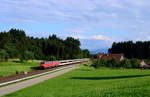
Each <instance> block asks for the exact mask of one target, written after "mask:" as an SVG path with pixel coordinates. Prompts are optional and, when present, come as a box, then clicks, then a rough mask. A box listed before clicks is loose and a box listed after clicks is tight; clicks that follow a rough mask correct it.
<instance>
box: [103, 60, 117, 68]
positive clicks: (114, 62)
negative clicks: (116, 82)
mask: <svg viewBox="0 0 150 97" xmlns="http://www.w3.org/2000/svg"><path fill="white" fill-rule="evenodd" d="M118 63H119V62H118V61H117V60H116V59H114V58H113V59H110V60H107V64H106V67H117V66H118Z"/></svg>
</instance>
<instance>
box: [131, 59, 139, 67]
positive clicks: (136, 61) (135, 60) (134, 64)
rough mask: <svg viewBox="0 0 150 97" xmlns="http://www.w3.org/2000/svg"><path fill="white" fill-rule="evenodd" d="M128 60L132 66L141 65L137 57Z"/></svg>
mask: <svg viewBox="0 0 150 97" xmlns="http://www.w3.org/2000/svg"><path fill="white" fill-rule="evenodd" d="M130 62H131V64H132V68H137V67H139V66H140V65H141V64H140V61H139V60H138V59H131V60H130Z"/></svg>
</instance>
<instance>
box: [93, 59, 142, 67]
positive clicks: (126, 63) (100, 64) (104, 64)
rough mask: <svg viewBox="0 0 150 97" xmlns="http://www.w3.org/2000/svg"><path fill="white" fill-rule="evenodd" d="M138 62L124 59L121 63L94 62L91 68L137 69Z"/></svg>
mask: <svg viewBox="0 0 150 97" xmlns="http://www.w3.org/2000/svg"><path fill="white" fill-rule="evenodd" d="M140 65H141V64H140V61H139V60H137V59H124V60H122V61H118V60H116V59H110V60H100V59H99V60H94V61H93V65H92V66H93V67H94V68H100V67H111V68H121V67H123V68H137V67H139V66H140Z"/></svg>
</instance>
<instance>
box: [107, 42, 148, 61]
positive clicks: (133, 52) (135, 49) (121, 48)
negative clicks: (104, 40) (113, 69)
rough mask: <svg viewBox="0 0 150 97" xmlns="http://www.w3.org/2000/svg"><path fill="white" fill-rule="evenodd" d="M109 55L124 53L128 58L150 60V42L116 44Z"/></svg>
mask: <svg viewBox="0 0 150 97" xmlns="http://www.w3.org/2000/svg"><path fill="white" fill-rule="evenodd" d="M109 53H123V54H124V55H125V57H127V58H138V59H149V58H150V41H137V42H133V41H126V42H118V43H116V42H114V43H113V44H112V47H111V48H110V49H109Z"/></svg>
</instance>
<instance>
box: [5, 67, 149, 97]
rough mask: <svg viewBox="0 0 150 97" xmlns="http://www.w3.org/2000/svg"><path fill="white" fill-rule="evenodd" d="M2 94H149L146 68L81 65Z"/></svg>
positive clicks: (127, 96)
mask: <svg viewBox="0 0 150 97" xmlns="http://www.w3.org/2000/svg"><path fill="white" fill-rule="evenodd" d="M4 97H150V70H139V69H108V68H102V69H94V68H92V67H88V66H81V68H80V69H77V70H74V71H71V72H69V73H66V74H64V75H61V76H58V77H55V78H53V79H50V80H47V81H45V82H42V83H40V84H37V85H34V86H31V87H28V88H25V89H22V90H20V91H17V92H15V93H12V94H8V95H6V96H4Z"/></svg>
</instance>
